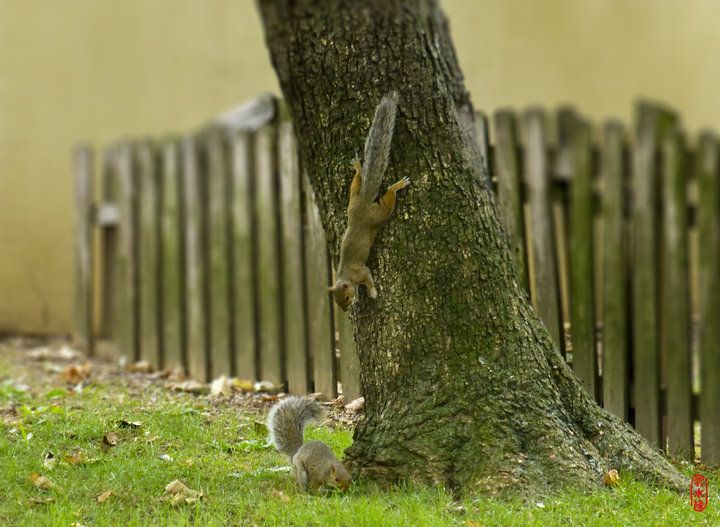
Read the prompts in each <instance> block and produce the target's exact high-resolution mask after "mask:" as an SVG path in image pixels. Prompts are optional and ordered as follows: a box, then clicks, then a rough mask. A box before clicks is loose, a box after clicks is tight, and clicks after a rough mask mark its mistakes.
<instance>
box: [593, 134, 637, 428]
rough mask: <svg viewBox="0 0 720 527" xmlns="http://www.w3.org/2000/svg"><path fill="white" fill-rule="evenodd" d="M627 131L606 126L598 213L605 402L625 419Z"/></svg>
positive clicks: (601, 160) (601, 156) (627, 386)
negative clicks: (600, 224)
mask: <svg viewBox="0 0 720 527" xmlns="http://www.w3.org/2000/svg"><path fill="white" fill-rule="evenodd" d="M624 134H625V132H624V130H623V127H622V125H620V124H619V123H616V122H609V123H607V124H605V126H604V130H603V142H602V146H601V154H600V174H601V175H600V178H601V179H600V184H601V186H602V193H601V206H600V214H601V216H602V220H601V221H602V229H603V240H602V259H603V264H602V269H603V277H602V290H603V294H602V302H603V313H602V320H603V333H602V335H603V339H602V342H603V383H602V384H603V406H604V407H605V409H606V410H607V411H609V412H611V413H613V414H615V415H616V416H618V417H619V418H620V419H622V420H623V421H627V419H628V408H629V401H628V395H629V392H628V390H629V385H630V383H629V380H628V374H629V371H628V355H627V351H628V349H627V342H628V337H627V329H628V324H627V317H628V304H627V298H626V296H627V295H626V284H627V280H626V278H627V277H626V266H625V261H626V258H627V239H626V231H625V229H626V225H625V220H624V208H625V192H624V190H625V164H624V151H623V148H624V137H625V136H624Z"/></svg>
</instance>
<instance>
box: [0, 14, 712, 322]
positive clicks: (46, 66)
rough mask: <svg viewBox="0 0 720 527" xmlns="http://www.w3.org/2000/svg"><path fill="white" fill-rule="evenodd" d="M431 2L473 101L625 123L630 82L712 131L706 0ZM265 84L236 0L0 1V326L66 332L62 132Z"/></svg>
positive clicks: (196, 107)
mask: <svg viewBox="0 0 720 527" xmlns="http://www.w3.org/2000/svg"><path fill="white" fill-rule="evenodd" d="M444 4H445V9H446V11H447V14H448V16H449V18H450V21H451V27H452V30H453V35H454V37H455V41H456V45H457V48H458V53H459V56H460V63H461V65H462V67H463V69H464V71H465V74H466V77H467V83H468V87H469V89H470V90H471V92H472V94H473V98H474V101H475V104H476V105H477V106H478V107H479V108H482V109H485V110H492V109H495V108H497V107H498V106H501V105H503V106H504V105H510V106H514V107H523V106H526V105H527V104H531V103H541V104H543V105H548V106H553V105H556V104H558V103H562V102H572V103H575V104H576V105H577V106H578V107H579V108H580V109H581V110H583V111H585V112H586V113H588V114H589V115H590V116H591V117H593V118H596V119H600V118H602V117H605V116H617V117H621V118H623V119H627V118H628V117H629V115H630V110H631V105H632V101H633V100H634V99H635V97H636V96H637V95H638V94H644V95H647V96H652V97H655V98H659V99H661V100H664V101H666V102H667V103H669V104H671V105H674V106H675V107H677V108H678V109H680V110H681V111H682V114H683V116H684V118H685V122H686V123H687V124H688V125H689V126H690V127H691V128H692V129H695V128H697V127H699V126H702V125H713V126H715V127H717V128H719V129H720V105H719V104H718V103H717V99H716V97H715V95H714V94H715V92H716V91H717V86H718V81H720V67H718V66H720V64H719V62H720V53H718V52H717V51H718V50H719V49H720V31H717V21H718V20H719V19H720V17H719V15H720V3H717V2H715V1H714V0H690V1H687V2H675V1H663V0H466V1H463V0H453V1H449V0H448V1H446V2H444ZM276 86H277V84H276V81H275V78H274V76H273V73H272V69H271V67H270V64H269V63H268V58H267V53H266V51H265V48H264V44H263V40H262V33H261V28H260V24H259V20H258V17H257V14H256V12H255V7H254V2H251V1H250V0H125V1H123V2H114V1H109V0H105V1H100V0H62V1H55V0H22V1H15V0H0V333H2V332H34V333H38V332H39V333H58V332H67V331H69V330H70V328H71V321H72V305H73V302H72V292H73V287H72V279H73V274H72V266H73V254H72V217H73V216H72V212H73V209H72V186H71V173H70V164H69V159H70V157H69V156H70V151H71V149H72V146H73V145H74V144H75V143H76V142H78V141H80V140H89V141H92V142H93V143H97V144H104V143H107V142H108V141H111V140H113V139H115V138H117V137H119V136H122V135H124V134H133V135H137V134H143V133H147V134H159V133H163V132H166V131H173V130H185V129H189V128H191V127H193V126H195V125H197V124H199V123H201V122H202V121H203V120H204V119H205V118H207V117H209V116H211V115H214V114H217V113H219V112H221V111H223V110H225V109H227V108H229V107H231V106H233V105H234V104H236V103H238V102H240V101H243V100H245V99H248V98H251V97H252V96H254V95H255V94H257V93H259V92H261V91H264V90H272V91H277V87H276Z"/></svg>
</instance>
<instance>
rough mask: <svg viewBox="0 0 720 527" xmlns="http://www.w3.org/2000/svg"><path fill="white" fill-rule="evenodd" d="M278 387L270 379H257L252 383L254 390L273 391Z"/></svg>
mask: <svg viewBox="0 0 720 527" xmlns="http://www.w3.org/2000/svg"><path fill="white" fill-rule="evenodd" d="M278 389H279V387H278V386H276V385H275V384H273V383H271V382H270V381H258V382H256V383H255V384H253V390H255V391H256V392H275V391H277V390H278Z"/></svg>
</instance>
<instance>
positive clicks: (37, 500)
mask: <svg viewBox="0 0 720 527" xmlns="http://www.w3.org/2000/svg"><path fill="white" fill-rule="evenodd" d="M48 503H55V498H53V497H52V496H43V497H40V496H33V497H32V498H30V504H31V505H47V504H48Z"/></svg>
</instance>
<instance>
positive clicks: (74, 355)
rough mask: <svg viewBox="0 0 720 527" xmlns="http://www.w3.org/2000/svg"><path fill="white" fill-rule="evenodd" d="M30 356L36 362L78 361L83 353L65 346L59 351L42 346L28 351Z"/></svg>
mask: <svg viewBox="0 0 720 527" xmlns="http://www.w3.org/2000/svg"><path fill="white" fill-rule="evenodd" d="M27 354H28V356H29V357H30V358H31V359H34V360H65V361H71V360H77V359H78V358H80V357H81V355H82V354H81V353H80V352H79V351H77V350H74V349H72V348H71V347H70V346H68V345H66V344H63V345H62V346H61V347H60V348H59V349H54V348H51V347H50V346H40V347H38V348H33V349H31V350H28V352H27Z"/></svg>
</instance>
